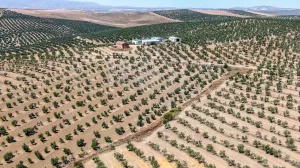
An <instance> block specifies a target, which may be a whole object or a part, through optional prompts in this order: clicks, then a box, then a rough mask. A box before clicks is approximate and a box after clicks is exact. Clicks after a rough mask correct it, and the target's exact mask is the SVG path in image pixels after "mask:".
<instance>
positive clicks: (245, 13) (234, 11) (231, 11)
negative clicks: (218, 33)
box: [227, 10, 261, 17]
mask: <svg viewBox="0 0 300 168" xmlns="http://www.w3.org/2000/svg"><path fill="white" fill-rule="evenodd" d="M227 11H228V12H230V13H234V14H238V15H243V16H251V17H261V15H258V14H255V13H251V12H246V11H243V10H227Z"/></svg>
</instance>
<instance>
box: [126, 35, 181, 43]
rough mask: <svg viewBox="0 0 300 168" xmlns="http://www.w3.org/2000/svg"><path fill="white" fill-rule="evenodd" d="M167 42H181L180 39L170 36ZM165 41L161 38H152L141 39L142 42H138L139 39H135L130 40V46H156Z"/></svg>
mask: <svg viewBox="0 0 300 168" xmlns="http://www.w3.org/2000/svg"><path fill="white" fill-rule="evenodd" d="M169 40H170V41H171V42H174V43H175V42H181V38H179V37H175V36H171V37H170V38H169ZM164 41H165V39H164V38H162V37H152V38H150V39H143V40H139V39H135V40H132V44H136V45H156V44H159V43H161V42H164Z"/></svg>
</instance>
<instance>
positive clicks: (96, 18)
mask: <svg viewBox="0 0 300 168" xmlns="http://www.w3.org/2000/svg"><path fill="white" fill-rule="evenodd" d="M12 11H15V12H18V13H22V14H26V15H31V16H37V17H43V18H57V19H69V20H79V21H88V22H92V23H96V24H102V25H108V26H116V27H134V26H142V25H151V24H160V23H169V22H178V21H177V20H173V19H169V18H166V17H163V16H160V15H157V14H154V13H152V12H119V13H97V12H88V11H77V10H61V9H60V10H25V9H12Z"/></svg>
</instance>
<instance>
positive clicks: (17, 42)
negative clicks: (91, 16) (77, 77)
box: [0, 10, 113, 49]
mask: <svg viewBox="0 0 300 168" xmlns="http://www.w3.org/2000/svg"><path fill="white" fill-rule="evenodd" d="M109 29H113V27H110V26H103V25H98V24H93V23H89V22H82V21H72V20H61V19H46V18H39V17H33V16H28V15H23V14H19V13H16V12H12V11H9V10H3V14H2V17H0V49H10V48H13V47H19V46H26V45H29V44H35V43H40V42H43V43H45V42H46V41H49V40H50V39H55V38H58V37H59V38H61V37H70V36H74V35H80V34H85V33H91V32H95V31H103V30H109Z"/></svg>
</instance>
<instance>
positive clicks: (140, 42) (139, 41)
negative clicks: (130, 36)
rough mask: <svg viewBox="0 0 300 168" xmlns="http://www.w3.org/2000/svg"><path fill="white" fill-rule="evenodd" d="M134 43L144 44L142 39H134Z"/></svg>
mask: <svg viewBox="0 0 300 168" xmlns="http://www.w3.org/2000/svg"><path fill="white" fill-rule="evenodd" d="M132 44H135V45H139V44H142V40H138V39H136V40H132Z"/></svg>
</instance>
